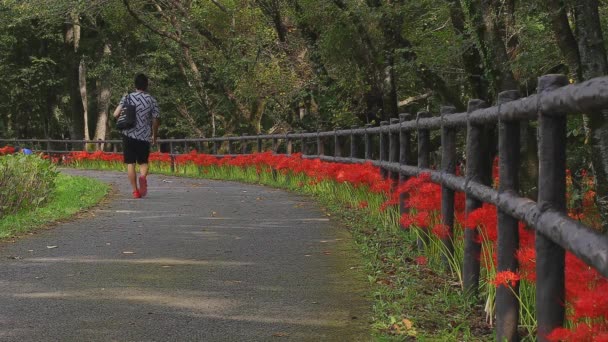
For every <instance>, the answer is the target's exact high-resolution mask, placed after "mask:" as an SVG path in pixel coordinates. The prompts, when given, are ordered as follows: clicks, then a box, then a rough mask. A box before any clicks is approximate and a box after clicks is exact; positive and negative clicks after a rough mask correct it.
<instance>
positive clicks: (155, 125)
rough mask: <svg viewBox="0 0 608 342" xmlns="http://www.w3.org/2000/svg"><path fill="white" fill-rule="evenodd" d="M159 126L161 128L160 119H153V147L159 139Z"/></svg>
mask: <svg viewBox="0 0 608 342" xmlns="http://www.w3.org/2000/svg"><path fill="white" fill-rule="evenodd" d="M158 126H160V119H159V118H153V119H152V145H156V139H157V138H158Z"/></svg>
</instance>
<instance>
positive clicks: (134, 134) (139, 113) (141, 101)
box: [120, 91, 160, 141]
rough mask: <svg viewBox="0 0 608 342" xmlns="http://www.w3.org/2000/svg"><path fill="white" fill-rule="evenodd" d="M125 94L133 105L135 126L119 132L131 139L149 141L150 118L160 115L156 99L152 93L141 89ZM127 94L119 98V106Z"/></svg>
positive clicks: (150, 134)
mask: <svg viewBox="0 0 608 342" xmlns="http://www.w3.org/2000/svg"><path fill="white" fill-rule="evenodd" d="M127 96H128V97H129V103H131V104H134V105H135V116H136V117H137V120H136V121H137V122H136V124H135V127H133V128H131V129H123V130H122V131H121V133H122V134H123V135H126V136H128V137H130V138H133V139H137V140H143V141H150V138H151V136H152V118H155V119H157V118H159V117H160V111H159V110H158V103H157V102H156V99H155V98H154V97H152V95H150V94H148V93H146V92H142V91H135V92H132V93H130V94H129V95H127ZM127 96H123V98H122V99H121V100H120V105H121V106H122V105H123V104H124V103H125V101H126V98H127Z"/></svg>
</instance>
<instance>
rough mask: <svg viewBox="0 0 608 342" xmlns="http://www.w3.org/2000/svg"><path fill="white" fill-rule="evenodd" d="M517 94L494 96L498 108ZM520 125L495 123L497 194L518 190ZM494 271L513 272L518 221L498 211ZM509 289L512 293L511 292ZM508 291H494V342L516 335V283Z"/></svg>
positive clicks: (517, 311) (507, 93)
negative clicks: (496, 131)
mask: <svg viewBox="0 0 608 342" xmlns="http://www.w3.org/2000/svg"><path fill="white" fill-rule="evenodd" d="M518 98H519V92H518V91H516V90H511V91H504V92H502V93H500V94H498V105H499V109H498V112H499V113H500V105H502V104H504V103H507V102H510V101H514V100H517V99H518ZM519 130H520V124H519V121H504V120H500V119H499V121H498V155H499V159H498V174H499V177H500V178H499V179H500V182H499V183H498V191H499V192H500V193H504V192H513V193H514V194H517V191H518V190H519V167H520V166H519V162H520V152H519V149H520V140H519V139H520V131H519ZM497 215H498V242H497V245H498V251H497V253H498V269H497V272H502V271H512V272H517V269H518V262H517V259H516V258H515V252H516V251H517V249H518V248H519V230H518V229H519V227H518V226H519V222H518V221H517V220H516V219H514V218H513V217H511V216H510V215H509V214H508V213H506V212H504V211H502V210H498V214H497ZM511 289H512V290H513V291H511ZM511 289H508V288H506V287H505V286H499V287H498V288H497V289H496V340H497V341H505V340H506V341H517V340H519V335H518V333H517V327H518V324H519V300H518V299H517V297H518V295H519V283H517V284H516V285H515V286H513V287H512V288H511Z"/></svg>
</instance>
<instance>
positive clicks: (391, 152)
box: [388, 118, 401, 191]
mask: <svg viewBox="0 0 608 342" xmlns="http://www.w3.org/2000/svg"><path fill="white" fill-rule="evenodd" d="M390 124H391V127H392V126H395V125H399V119H397V118H392V119H391V121H390ZM399 127H400V125H399ZM400 134H401V129H399V130H398V131H394V130H392V129H391V130H389V132H388V137H389V138H388V161H389V162H391V163H398V162H399V149H400V145H399V136H400ZM389 177H390V179H391V181H392V182H391V191H394V190H395V189H396V188H397V183H398V182H399V172H395V171H391V172H390V173H389Z"/></svg>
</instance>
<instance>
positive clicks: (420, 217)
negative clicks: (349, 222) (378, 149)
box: [389, 168, 608, 341]
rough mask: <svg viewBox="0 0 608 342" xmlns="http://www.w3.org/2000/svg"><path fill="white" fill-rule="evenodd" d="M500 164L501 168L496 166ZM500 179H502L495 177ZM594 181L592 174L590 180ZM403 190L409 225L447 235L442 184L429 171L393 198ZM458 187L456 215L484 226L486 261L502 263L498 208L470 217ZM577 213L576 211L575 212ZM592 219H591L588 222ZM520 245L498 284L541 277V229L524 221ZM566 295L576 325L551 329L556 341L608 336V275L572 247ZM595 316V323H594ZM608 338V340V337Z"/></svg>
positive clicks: (588, 208) (466, 223)
mask: <svg viewBox="0 0 608 342" xmlns="http://www.w3.org/2000/svg"><path fill="white" fill-rule="evenodd" d="M495 170H496V168H495ZM494 182H495V184H498V182H499V179H498V177H497V176H495V177H494ZM586 182H589V180H586ZM401 193H407V196H408V197H407V200H406V204H407V206H408V207H409V208H410V209H413V210H411V211H410V212H409V213H405V214H403V215H402V217H401V224H402V225H403V226H404V227H409V226H412V225H414V226H417V227H421V228H422V227H431V228H432V229H431V232H432V233H433V234H435V235H436V236H437V237H438V238H444V237H446V236H447V229H446V227H445V226H444V225H442V224H441V222H440V221H439V212H440V208H441V187H440V186H439V185H437V184H435V183H432V181H431V177H430V175H429V174H421V175H420V176H418V177H415V178H411V179H409V180H408V181H406V182H405V183H403V184H401V185H400V186H398V187H397V189H396V191H395V192H394V193H392V194H391V195H392V197H391V199H390V200H389V201H393V202H394V201H395V200H396V199H398V198H399V195H400V194H401ZM461 195H462V194H459V193H456V199H455V210H456V212H455V215H456V220H457V222H459V223H460V224H461V225H462V226H463V227H466V229H476V230H478V231H479V239H480V240H479V242H480V243H484V245H491V246H493V248H489V251H485V252H484V253H482V265H483V266H484V267H486V268H488V269H489V268H493V269H496V267H497V255H496V251H497V248H496V244H497V239H498V231H497V210H496V207H495V206H493V205H491V204H487V203H486V204H483V205H482V206H481V207H480V208H478V209H476V210H474V211H473V212H471V213H469V214H468V215H467V217H466V219H465V218H464V196H461ZM593 195H594V194H593V193H592V192H591V191H587V192H586V194H585V197H584V201H583V203H584V209H583V212H589V213H591V212H592V211H593V208H592V207H593V201H592V199H593ZM569 214H570V216H572V215H573V213H572V212H570V213H569ZM588 222H589V221H587V222H586V223H588ZM519 240H520V241H519V242H520V247H519V249H518V251H517V253H516V257H517V259H518V261H519V270H517V273H515V272H513V271H515V270H511V271H505V272H499V273H498V274H496V277H495V278H494V279H490V281H491V282H492V283H493V284H494V285H495V286H501V285H504V286H508V285H510V286H515V284H516V283H517V282H518V281H519V280H520V279H523V280H526V281H528V282H530V283H535V282H536V250H535V247H534V245H535V233H534V231H533V230H531V229H529V228H527V227H526V226H525V225H524V224H523V223H521V222H520V224H519ZM565 272H566V300H567V303H568V312H569V313H570V314H569V317H568V318H569V319H570V320H571V321H572V322H574V323H575V324H576V325H575V326H574V328H572V329H571V330H568V329H559V330H556V331H555V332H554V333H553V334H551V336H550V338H551V340H554V341H604V339H602V338H600V336H608V296H606V295H605V293H606V291H608V279H606V278H604V277H602V276H601V275H600V274H599V273H598V272H597V271H596V270H595V269H593V268H591V267H589V266H587V265H586V264H585V263H584V262H582V261H581V260H579V259H578V258H576V257H575V256H574V255H573V254H572V253H569V252H568V253H566V270H565ZM589 322H593V324H589ZM606 341H608V340H606Z"/></svg>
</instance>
